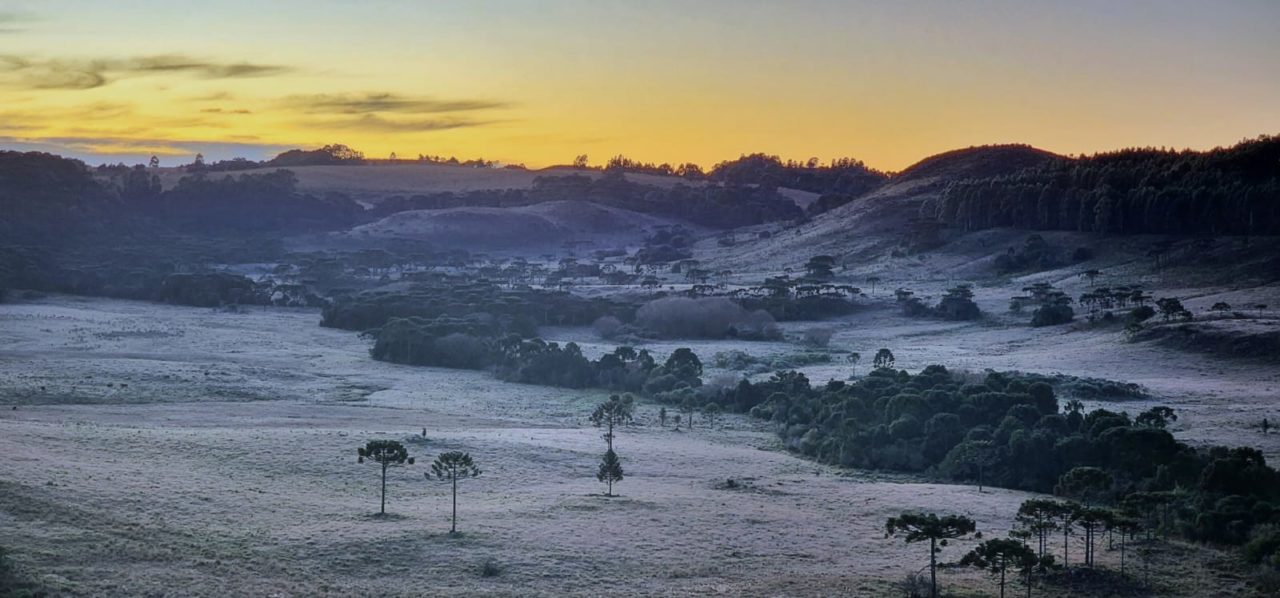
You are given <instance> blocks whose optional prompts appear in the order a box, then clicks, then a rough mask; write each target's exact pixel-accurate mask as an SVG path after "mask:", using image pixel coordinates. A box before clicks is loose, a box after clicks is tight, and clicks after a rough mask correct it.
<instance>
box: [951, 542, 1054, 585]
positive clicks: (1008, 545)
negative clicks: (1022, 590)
mask: <svg viewBox="0 0 1280 598" xmlns="http://www.w3.org/2000/svg"><path fill="white" fill-rule="evenodd" d="M1036 561H1037V559H1036V553H1035V551H1034V550H1031V548H1030V547H1028V546H1027V545H1026V544H1023V543H1022V542H1020V541H1018V540H1014V539H1012V538H993V539H991V540H987V541H986V542H983V543H981V544H979V545H977V546H975V547H974V549H973V550H971V551H969V554H966V555H964V557H963V558H961V559H960V564H961V565H963V566H966V567H978V568H980V569H986V570H987V571H990V572H991V574H992V575H994V576H997V577H999V579H1000V598H1004V586H1005V573H1006V572H1008V570H1009V569H1011V568H1012V569H1014V570H1017V571H1025V572H1028V573H1030V571H1031V568H1032V567H1034V566H1035V564H1036ZM1027 594H1028V595H1030V594H1031V579H1030V577H1029V576H1028V579H1027Z"/></svg>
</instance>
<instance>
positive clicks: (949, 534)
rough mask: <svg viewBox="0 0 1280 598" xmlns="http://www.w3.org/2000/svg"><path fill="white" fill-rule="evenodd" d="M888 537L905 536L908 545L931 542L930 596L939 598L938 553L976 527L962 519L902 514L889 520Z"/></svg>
mask: <svg viewBox="0 0 1280 598" xmlns="http://www.w3.org/2000/svg"><path fill="white" fill-rule="evenodd" d="M884 529H885V537H886V538H888V537H891V536H896V535H898V534H902V535H903V537H904V539H905V540H906V542H907V544H913V543H915V542H923V541H925V540H928V541H929V587H930V596H932V597H933V598H937V596H938V553H939V552H940V551H941V550H942V548H941V547H942V546H946V545H947V541H948V540H953V539H956V538H961V537H964V536H966V535H968V534H972V533H973V532H974V530H975V529H977V525H976V524H974V522H973V520H972V519H969V518H968V517H964V516H961V515H946V516H943V517H938V516H937V515H935V514H933V513H903V514H902V515H899V516H898V517H890V518H889V519H888V520H887V521H885V525H884Z"/></svg>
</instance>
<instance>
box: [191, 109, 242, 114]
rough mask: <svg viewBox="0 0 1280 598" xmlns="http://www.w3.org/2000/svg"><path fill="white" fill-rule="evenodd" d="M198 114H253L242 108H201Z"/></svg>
mask: <svg viewBox="0 0 1280 598" xmlns="http://www.w3.org/2000/svg"><path fill="white" fill-rule="evenodd" d="M200 112H201V113H203V114H253V113H252V112H250V111H248V110H245V109H244V108H203V109H201V110H200Z"/></svg>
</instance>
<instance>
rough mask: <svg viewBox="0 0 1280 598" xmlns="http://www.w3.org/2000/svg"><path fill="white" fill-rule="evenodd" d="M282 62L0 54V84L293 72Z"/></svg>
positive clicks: (92, 84) (80, 84)
mask: <svg viewBox="0 0 1280 598" xmlns="http://www.w3.org/2000/svg"><path fill="white" fill-rule="evenodd" d="M294 71H295V69H294V68H292V67H288V66H283V65H274V64H255V63H250V62H218V61H211V60H202V59H199V58H193V57H190V56H185V55H182V54H162V55H155V56H139V57H133V58H109V59H96V60H71V59H44V58H36V57H31V56H22V55H16V54H7V55H0V85H4V86H8V87H20V88H26V89H69V90H76V89H94V88H97V87H102V86H104V85H108V84H110V83H111V82H113V81H117V80H120V79H126V78H130V77H141V76H148V75H165V74H180V75H187V76H191V77H196V78H200V79H240V78H247V77H266V76H273V75H281V74H286V73H290V72H294Z"/></svg>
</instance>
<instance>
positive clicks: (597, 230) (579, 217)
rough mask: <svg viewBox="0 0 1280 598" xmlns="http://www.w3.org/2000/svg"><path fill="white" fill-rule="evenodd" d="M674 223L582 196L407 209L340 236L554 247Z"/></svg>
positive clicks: (639, 235) (624, 239) (629, 239)
mask: <svg viewBox="0 0 1280 598" xmlns="http://www.w3.org/2000/svg"><path fill="white" fill-rule="evenodd" d="M677 224H683V223H682V222H680V221H678V220H674V219H670V218H662V217H658V216H652V215H649V214H641V213H639V212H633V211H631V210H625V209H622V208H615V207H610V206H605V205H600V204H598V203H593V202H588V201H550V202H544V203H538V204H533V205H529V206H521V207H513V208H486V207H475V208H449V209H443V210H408V211H404V212H397V213H395V214H392V215H390V216H387V217H386V218H383V219H381V220H378V221H376V222H372V223H369V224H366V225H363V226H358V227H356V228H354V229H352V230H351V231H349V232H347V233H343V234H342V235H341V236H342V237H344V238H346V239H351V240H357V241H383V240H390V239H397V240H416V241H428V242H431V243H432V244H435V245H440V246H454V247H462V248H467V249H478V248H483V249H515V248H519V249H523V250H536V249H549V250H556V249H560V248H561V247H563V246H564V244H565V243H566V242H585V243H593V244H597V245H610V246H615V245H627V244H634V243H638V242H640V241H641V240H642V239H643V238H644V236H645V235H646V234H647V233H648V232H649V231H651V230H653V229H656V228H659V227H664V226H673V225H677ZM686 226H687V225H686Z"/></svg>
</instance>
